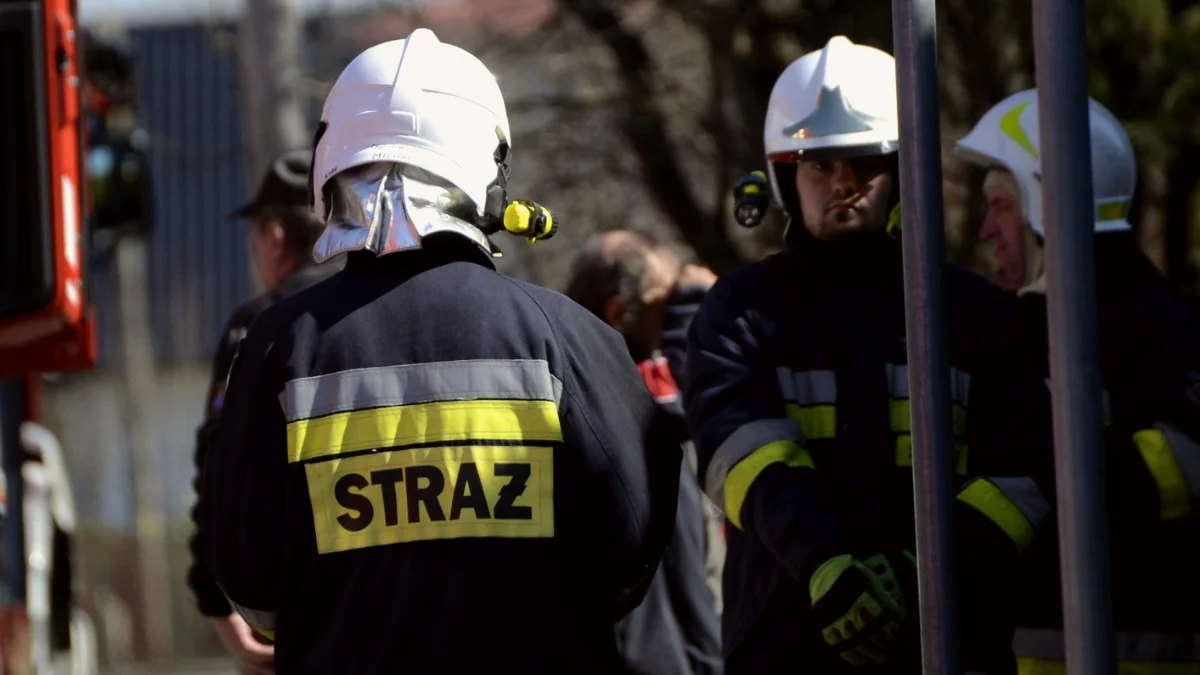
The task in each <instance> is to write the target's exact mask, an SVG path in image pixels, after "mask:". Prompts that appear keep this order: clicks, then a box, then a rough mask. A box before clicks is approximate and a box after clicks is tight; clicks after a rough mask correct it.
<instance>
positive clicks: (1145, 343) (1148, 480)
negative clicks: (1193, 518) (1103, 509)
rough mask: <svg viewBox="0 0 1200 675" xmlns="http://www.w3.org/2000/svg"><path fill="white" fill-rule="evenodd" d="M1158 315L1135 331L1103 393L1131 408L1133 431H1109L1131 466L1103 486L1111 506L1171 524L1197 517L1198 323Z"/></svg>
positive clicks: (1199, 508) (1199, 479) (1199, 464)
mask: <svg viewBox="0 0 1200 675" xmlns="http://www.w3.org/2000/svg"><path fill="white" fill-rule="evenodd" d="M1164 314H1165V315H1166V316H1164V317H1150V318H1149V320H1151V321H1154V324H1153V325H1149V326H1140V327H1138V328H1140V329H1141V330H1142V331H1144V335H1145V337H1144V338H1143V339H1141V340H1139V341H1137V343H1135V344H1134V345H1133V349H1132V350H1131V351H1132V353H1131V354H1129V355H1128V357H1127V358H1125V359H1123V360H1122V367H1121V371H1122V374H1123V377H1121V378H1120V379H1119V380H1118V381H1117V382H1114V383H1112V384H1111V387H1110V388H1111V389H1112V392H1110V393H1111V395H1112V396H1113V398H1114V399H1115V398H1118V397H1119V399H1120V400H1121V401H1122V403H1123V404H1125V405H1129V406H1132V409H1131V410H1128V411H1124V412H1125V414H1126V415H1128V417H1129V418H1130V419H1132V420H1134V421H1135V423H1134V426H1135V427H1136V428H1133V429H1129V428H1123V429H1122V428H1118V427H1116V426H1114V427H1111V431H1110V433H1111V434H1113V435H1116V436H1117V438H1116V439H1114V440H1113V442H1114V443H1116V444H1121V445H1124V446H1125V447H1126V452H1125V453H1124V455H1126V456H1130V455H1131V456H1132V460H1131V461H1130V460H1126V463H1127V464H1131V466H1129V467H1128V469H1127V471H1124V472H1121V473H1119V474H1117V475H1110V481H1109V483H1110V494H1111V495H1112V499H1113V500H1114V501H1116V502H1117V503H1118V504H1119V505H1120V506H1119V507H1118V508H1120V507H1123V508H1125V509H1127V510H1128V511H1130V512H1132V513H1134V514H1139V515H1142V516H1143V517H1144V516H1149V517H1150V518H1157V519H1161V520H1174V519H1177V518H1183V517H1186V516H1190V515H1195V514H1197V513H1200V322H1197V321H1196V320H1195V318H1194V317H1191V316H1190V315H1185V310H1182V309H1180V310H1179V311H1178V312H1177V313H1175V316H1171V313H1170V311H1169V310H1167V311H1165V312H1164ZM1164 319H1165V320H1164ZM1116 461H1119V458H1118V459H1117V460H1116ZM1139 486H1145V487H1141V489H1139ZM1147 495H1148V496H1147ZM1134 499H1138V501H1139V502H1141V503H1131V502H1132V500H1134ZM1114 515H1115V516H1116V517H1118V518H1120V517H1121V516H1122V515H1123V514H1121V513H1117V514H1114Z"/></svg>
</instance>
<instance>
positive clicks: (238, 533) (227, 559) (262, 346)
mask: <svg viewBox="0 0 1200 675" xmlns="http://www.w3.org/2000/svg"><path fill="white" fill-rule="evenodd" d="M264 318H265V316H264ZM273 332H274V330H273V328H272V326H271V325H270V324H269V323H268V324H267V325H264V322H263V320H262V319H260V320H259V321H256V322H255V324H254V326H253V327H252V328H251V329H250V331H249V333H248V335H247V336H246V338H245V340H243V341H242V345H241V347H240V349H239V351H238V353H237V355H236V356H235V358H234V363H233V366H232V368H231V370H230V379H229V387H228V390H227V391H226V393H225V405H224V408H223V413H222V415H221V420H220V422H219V424H218V427H217V431H216V436H215V438H214V440H213V444H212V447H211V448H210V449H209V451H208V457H207V462H206V464H205V480H204V485H203V493H202V494H203V498H204V501H205V504H204V509H203V511H202V513H201V521H202V525H203V531H204V546H205V553H206V560H207V562H208V566H209V569H210V570H211V571H212V575H213V577H214V578H215V579H216V581H217V583H218V584H219V585H220V587H221V589H222V590H223V591H224V593H225V596H226V597H227V598H228V599H229V601H230V603H231V605H232V606H233V608H234V609H235V610H237V611H238V613H239V614H241V615H242V617H243V618H244V619H246V622H247V623H249V624H250V625H251V626H252V627H253V628H255V629H256V630H258V631H259V632H261V633H262V634H264V635H267V636H268V637H270V636H272V635H273V634H274V629H275V611H276V609H277V607H278V601H279V595H278V594H279V586H278V582H279V579H280V577H281V569H282V561H283V553H282V552H283V522H284V518H283V508H284V505H283V500H284V481H285V475H286V469H287V431H286V421H285V419H284V415H283V410H282V408H281V407H280V404H279V399H278V395H279V393H280V391H282V389H283V382H282V379H283V378H282V375H281V373H282V365H281V364H282V363H284V360H285V359H286V358H287V357H286V352H287V351H288V349H286V347H285V346H284V344H283V343H285V342H286V341H282V340H281V341H277V340H276V339H275V336H274V335H273V334H272V333H273Z"/></svg>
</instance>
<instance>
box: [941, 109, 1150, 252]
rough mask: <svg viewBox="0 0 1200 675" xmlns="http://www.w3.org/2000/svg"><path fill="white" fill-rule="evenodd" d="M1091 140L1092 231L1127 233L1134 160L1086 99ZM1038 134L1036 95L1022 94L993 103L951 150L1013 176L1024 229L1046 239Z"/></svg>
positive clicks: (1105, 116)
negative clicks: (1093, 214)
mask: <svg viewBox="0 0 1200 675" xmlns="http://www.w3.org/2000/svg"><path fill="white" fill-rule="evenodd" d="M1088 123H1089V125H1090V129H1091V140H1092V196H1093V198H1094V199H1095V200H1096V209H1095V231H1096V232H1114V231H1120V230H1129V229H1132V226H1131V225H1130V224H1129V220H1128V215H1129V206H1130V202H1131V200H1132V199H1133V191H1134V188H1135V187H1136V185H1137V160H1136V158H1135V157H1134V154H1133V144H1132V143H1130V142H1129V134H1127V133H1126V132H1125V127H1124V126H1123V125H1122V124H1121V122H1120V121H1119V120H1118V119H1117V118H1116V117H1115V116H1114V115H1113V114H1112V113H1111V112H1109V110H1108V109H1107V108H1105V107H1104V106H1102V105H1100V104H1099V103H1097V102H1096V101H1095V100H1093V99H1091V98H1089V99H1088ZM1041 150H1042V144H1041V134H1040V132H1039V129H1038V102H1037V90H1036V89H1027V90H1025V91H1022V92H1018V93H1016V94H1013V95H1012V96H1009V97H1008V98H1006V99H1004V100H1003V101H1001V102H1000V103H997V104H996V105H995V106H993V107H992V109H991V110H989V111H987V112H986V113H984V115H983V117H982V118H980V120H979V122H978V123H977V124H976V125H975V128H974V129H972V130H971V133H969V134H967V136H966V137H965V138H963V139H962V140H960V141H959V142H958V143H957V144H956V146H955V152H956V153H957V154H958V155H959V156H961V157H963V158H964V159H966V160H967V161H970V162H973V163H975V164H979V165H982V166H986V167H989V168H999V169H1004V170H1006V171H1009V172H1010V173H1012V175H1013V177H1014V178H1016V181H1017V185H1018V186H1019V187H1020V188H1021V194H1020V195H1014V196H1017V197H1019V198H1020V202H1021V212H1022V213H1023V214H1024V216H1025V221H1026V222H1027V223H1028V224H1029V229H1031V230H1033V232H1034V233H1035V234H1037V235H1038V236H1039V237H1044V236H1045V235H1046V227H1045V223H1044V222H1043V221H1042V164H1041Z"/></svg>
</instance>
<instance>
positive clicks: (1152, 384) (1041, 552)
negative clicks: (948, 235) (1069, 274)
mask: <svg viewBox="0 0 1200 675" xmlns="http://www.w3.org/2000/svg"><path fill="white" fill-rule="evenodd" d="M1088 104H1089V121H1090V125H1091V126H1090V130H1091V152H1092V191H1093V197H1094V199H1095V200H1096V208H1095V224H1094V228H1095V233H1096V234H1095V252H1096V303H1097V320H1098V323H1099V339H1100V378H1101V384H1102V386H1103V388H1104V404H1105V417H1106V425H1107V435H1106V441H1107V461H1108V463H1109V464H1108V467H1107V470H1106V473H1107V476H1108V479H1109V491H1108V506H1109V527H1110V532H1111V534H1110V537H1109V548H1110V551H1111V554H1110V555H1111V560H1112V568H1111V570H1112V571H1111V574H1112V582H1111V588H1112V594H1113V610H1114V614H1113V624H1114V627H1115V628H1116V630H1117V636H1116V639H1117V643H1116V654H1117V659H1118V661H1119V662H1120V665H1119V669H1120V672H1121V673H1146V674H1147V675H1171V674H1172V673H1184V672H1196V671H1197V669H1200V650H1198V649H1197V646H1198V645H1200V614H1198V613H1197V612H1196V609H1195V608H1196V607H1197V606H1198V605H1200V580H1198V578H1197V576H1196V573H1195V571H1196V560H1197V556H1200V518H1197V515H1200V319H1198V318H1197V317H1196V316H1195V315H1194V314H1192V313H1190V312H1189V311H1188V310H1187V308H1185V307H1184V306H1183V305H1182V304H1181V303H1180V302H1179V300H1178V299H1176V298H1175V297H1174V295H1173V294H1172V293H1171V291H1170V289H1169V288H1168V287H1167V284H1166V280H1165V279H1164V278H1163V276H1162V275H1161V274H1160V273H1159V271H1158V270H1157V269H1155V267H1154V265H1153V264H1152V263H1151V262H1150V261H1149V260H1148V259H1147V258H1146V256H1145V255H1144V254H1143V253H1142V252H1141V251H1140V250H1139V249H1138V246H1137V242H1136V240H1135V239H1134V237H1133V234H1132V231H1133V224H1132V223H1131V222H1130V220H1129V213H1130V205H1131V202H1132V200H1133V196H1134V189H1135V187H1136V184H1137V160H1136V157H1135V156H1134V151H1133V144H1132V143H1131V142H1130V140H1129V135H1128V134H1127V133H1126V131H1125V127H1124V126H1123V125H1122V124H1121V122H1120V121H1118V120H1117V118H1116V117H1115V116H1114V115H1113V114H1112V113H1111V112H1110V111H1109V110H1108V109H1107V108H1105V107H1104V106H1103V105H1101V104H1100V103H1098V102H1097V101H1095V100H1089V102H1088ZM1041 150H1042V143H1041V138H1040V134H1039V126H1038V101H1037V90H1035V89H1029V90H1026V91H1022V92H1019V93H1017V94H1013V95H1012V96H1010V97H1008V98H1006V99H1004V100H1003V101H1001V102H1000V103H997V104H996V105H995V106H993V107H992V109H991V110H989V111H987V112H986V113H985V114H984V115H983V117H981V118H980V120H979V122H978V124H977V125H976V126H975V128H974V129H973V130H972V131H971V133H970V134H969V135H967V136H966V137H965V138H963V139H962V140H960V141H959V142H958V144H957V152H958V153H959V155H960V156H962V157H964V158H966V159H968V160H969V161H971V162H973V163H977V164H979V165H981V166H983V167H985V168H986V169H987V175H986V177H985V178H984V181H983V192H984V195H985V197H986V198H987V207H988V208H987V214H986V216H985V218H984V221H983V226H982V228H981V229H980V232H979V236H980V238H981V239H983V240H984V241H985V242H986V243H988V244H989V245H991V246H992V249H993V259H994V266H993V267H992V279H993V281H994V282H995V283H996V284H997V285H998V286H1000V287H1001V288H1004V289H1005V290H1006V291H1009V292H1011V293H1013V294H1014V297H1015V298H1016V301H1017V304H1018V307H1019V308H1020V312H1019V317H1020V322H1021V329H1022V331H1023V333H1024V335H1025V338H1026V341H1027V342H1028V344H1029V346H1030V348H1031V349H1032V350H1033V352H1034V354H1035V356H1036V357H1037V360H1036V362H1037V363H1038V364H1039V366H1040V368H1041V371H1040V374H1041V376H1042V377H1043V378H1045V380H1046V382H1047V384H1049V382H1050V361H1049V354H1050V339H1049V326H1048V323H1047V306H1046V269H1045V261H1044V255H1043V250H1042V247H1043V244H1044V241H1045V236H1046V230H1047V229H1048V228H1052V227H1054V226H1055V224H1054V223H1051V222H1046V221H1044V220H1043V218H1042V209H1041V205H1042V194H1043V193H1042V181H1041V162H1040V159H1039V158H1040V155H1041ZM1050 522H1051V526H1050V527H1049V528H1047V529H1046V530H1045V531H1043V532H1042V533H1040V534H1039V536H1038V538H1037V540H1036V544H1035V546H1034V547H1033V548H1032V551H1031V554H1030V575H1029V579H1030V581H1029V583H1027V584H1023V585H1022V586H1021V591H1022V593H1021V598H1022V601H1021V607H1020V609H1021V614H1020V624H1019V627H1018V630H1017V633H1016V635H1015V637H1014V640H1013V647H1014V649H1015V651H1016V654H1017V658H1018V664H1019V668H1020V671H1019V672H1020V673H1021V674H1022V675H1038V674H1040V673H1051V672H1063V669H1064V668H1065V665H1064V658H1065V657H1064V653H1065V645H1064V641H1063V632H1062V631H1063V624H1062V621H1063V619H1062V617H1063V613H1062V591H1061V586H1060V584H1059V558H1058V546H1057V544H1058V530H1057V527H1056V526H1055V523H1054V519H1050Z"/></svg>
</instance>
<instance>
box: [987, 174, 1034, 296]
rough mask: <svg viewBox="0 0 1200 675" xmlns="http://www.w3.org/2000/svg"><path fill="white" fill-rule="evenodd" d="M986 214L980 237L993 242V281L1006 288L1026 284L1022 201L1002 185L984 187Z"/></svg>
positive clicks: (1013, 289) (1014, 288) (1014, 289)
mask: <svg viewBox="0 0 1200 675" xmlns="http://www.w3.org/2000/svg"><path fill="white" fill-rule="evenodd" d="M984 195H985V196H986V197H987V216H986V217H985V218H984V219H983V227H982V228H981V229H980V230H979V238H980V239H982V240H983V241H985V242H988V243H990V244H991V245H992V274H991V277H992V282H993V283H995V284H996V285H997V286H999V287H1001V288H1003V289H1004V290H1006V291H1016V290H1018V289H1020V288H1021V286H1022V285H1023V284H1024V283H1025V217H1024V216H1023V215H1021V203H1020V201H1019V200H1018V199H1017V197H1016V196H1015V195H1013V194H1012V192H1010V191H1009V189H1008V188H1007V187H1005V186H1003V185H989V186H987V187H986V188H984Z"/></svg>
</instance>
